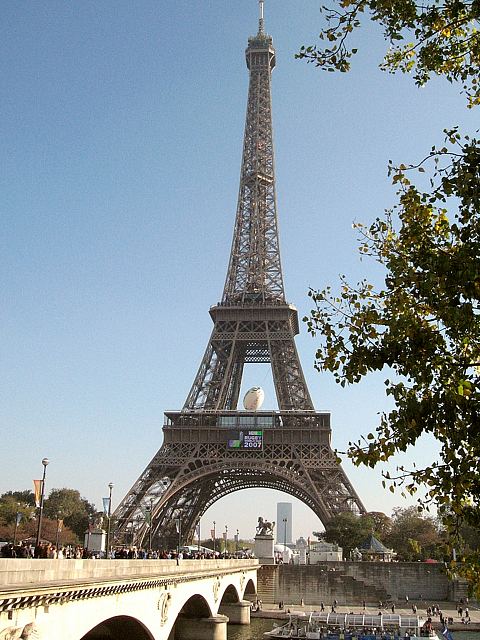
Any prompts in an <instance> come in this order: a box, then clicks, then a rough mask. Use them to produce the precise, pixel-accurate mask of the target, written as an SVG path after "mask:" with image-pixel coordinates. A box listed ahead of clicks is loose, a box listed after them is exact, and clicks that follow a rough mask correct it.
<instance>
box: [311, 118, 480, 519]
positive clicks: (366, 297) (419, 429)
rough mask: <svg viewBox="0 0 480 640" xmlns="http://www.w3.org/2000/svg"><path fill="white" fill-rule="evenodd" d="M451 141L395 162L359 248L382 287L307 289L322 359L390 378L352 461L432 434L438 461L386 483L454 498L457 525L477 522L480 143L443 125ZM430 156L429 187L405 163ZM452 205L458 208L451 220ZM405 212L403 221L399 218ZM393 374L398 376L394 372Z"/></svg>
mask: <svg viewBox="0 0 480 640" xmlns="http://www.w3.org/2000/svg"><path fill="white" fill-rule="evenodd" d="M447 140H448V143H449V144H450V145H451V148H449V149H447V148H446V147H444V148H442V149H440V150H437V149H435V148H433V149H432V151H431V153H430V154H429V156H428V158H427V159H426V160H425V161H424V162H422V163H421V165H419V166H417V167H406V166H404V165H401V166H400V167H399V168H398V169H396V170H395V169H393V168H392V173H393V182H394V183H395V184H397V185H399V192H398V193H399V205H398V206H397V208H396V210H394V211H391V212H389V213H388V214H387V216H386V217H385V218H383V219H380V218H377V220H375V222H374V223H373V224H372V225H371V226H370V227H368V228H366V227H363V226H362V225H357V226H358V228H359V230H360V233H361V243H360V252H361V253H362V254H363V255H369V256H371V257H373V258H374V259H376V260H377V261H378V262H379V263H380V264H382V265H383V266H384V268H385V273H386V275H385V286H384V287H383V288H381V289H375V288H374V287H373V285H371V284H369V283H367V282H365V281H363V282H360V283H359V284H358V285H356V286H354V287H353V286H350V285H349V284H348V283H347V282H346V281H345V280H343V282H342V287H341V292H340V294H339V295H333V294H332V293H331V290H330V288H326V289H324V290H323V291H310V295H311V297H312V299H313V301H314V302H315V309H313V310H312V312H311V314H310V317H309V318H306V322H307V325H308V328H309V331H310V332H311V333H312V334H314V335H316V336H317V337H319V339H320V341H321V345H320V347H319V349H318V350H317V353H316V367H317V368H318V369H319V370H328V371H331V372H332V373H333V375H334V377H335V379H336V380H337V382H339V383H340V384H341V385H345V384H346V383H353V382H358V381H359V380H360V379H361V378H362V377H363V376H365V375H366V374H367V373H369V372H371V371H382V370H384V369H385V368H386V367H388V368H389V369H390V370H391V372H392V373H393V374H394V375H393V376H392V377H393V379H386V380H385V387H386V393H387V395H388V396H391V397H392V398H393V400H394V409H393V410H392V411H391V412H390V413H388V414H384V415H382V416H381V420H380V424H379V426H378V428H377V431H376V433H375V434H373V433H370V434H368V435H367V437H366V438H364V439H362V440H360V441H358V442H357V443H350V451H349V454H350V455H351V456H352V458H353V460H354V461H355V463H356V464H360V463H364V464H367V465H368V466H370V467H373V466H375V465H376V464H377V463H379V462H384V461H386V460H388V459H389V458H390V457H391V456H392V455H393V454H394V453H395V452H397V451H405V450H406V449H407V447H408V446H411V445H415V444H416V443H417V441H418V439H419V437H420V436H421V435H422V433H431V434H433V435H434V436H435V438H436V439H437V440H438V442H439V443H440V446H441V452H440V460H438V461H432V462H431V464H427V465H426V466H425V467H424V468H421V469H405V468H403V467H401V468H400V469H399V471H400V473H399V475H398V476H397V477H395V478H390V477H389V475H388V474H387V478H386V479H387V480H388V479H390V480H391V487H390V488H391V490H394V488H395V486H397V485H401V486H402V487H403V489H404V490H405V491H406V492H408V493H411V494H412V493H414V492H415V491H416V489H417V486H418V484H424V485H427V487H428V491H429V493H428V500H429V501H434V502H435V503H436V504H438V505H439V506H440V507H442V506H443V507H445V508H446V507H448V516H446V517H447V518H448V519H449V522H450V525H453V524H454V523H455V521H456V520H458V518H459V517H460V516H461V517H462V518H465V519H466V520H467V523H469V524H471V525H473V526H480V478H479V475H478V465H479V461H480V441H479V439H478V435H477V431H476V430H475V429H472V428H471V427H472V425H475V424H479V417H480V386H479V385H480V379H479V372H480V322H479V311H480V308H479V297H480V219H479V213H478V212H479V204H480V188H479V185H480V150H479V148H478V142H477V141H476V140H467V139H465V140H461V139H460V135H459V134H458V132H457V131H455V130H452V131H449V132H447ZM429 160H431V161H433V162H434V164H435V169H434V177H433V178H432V183H431V186H432V190H431V191H430V192H422V191H420V190H419V189H417V188H416V187H415V186H414V185H413V184H412V183H411V181H410V179H409V178H407V173H408V171H409V170H410V171H411V170H412V169H414V168H420V169H423V165H424V164H425V163H427V162H428V161H429ZM448 208H450V209H452V210H456V212H455V214H453V216H452V218H451V219H450V218H449V216H448V213H447V211H448ZM397 217H398V220H399V224H400V226H399V229H398V230H396V229H395V226H394V220H395V219H396V218H397ZM395 374H396V375H395Z"/></svg>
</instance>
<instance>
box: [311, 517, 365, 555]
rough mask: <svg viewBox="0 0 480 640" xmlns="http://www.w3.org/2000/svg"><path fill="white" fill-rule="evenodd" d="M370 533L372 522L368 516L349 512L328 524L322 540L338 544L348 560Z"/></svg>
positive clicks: (334, 518)
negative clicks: (351, 552)
mask: <svg viewBox="0 0 480 640" xmlns="http://www.w3.org/2000/svg"><path fill="white" fill-rule="evenodd" d="M370 533H372V520H370V519H369V518H368V516H357V515H355V514H354V513H351V512H348V511H347V512H344V513H339V514H338V515H337V516H334V517H333V518H332V519H331V520H329V521H328V522H327V524H326V525H325V533H324V534H323V535H322V539H323V540H325V541H326V542H333V543H335V544H338V545H339V546H340V547H342V549H343V556H344V558H348V557H349V555H350V551H351V550H352V549H354V548H355V547H358V546H359V545H360V544H361V543H362V542H363V541H364V540H365V538H366V537H367V536H368V535H369V534H370ZM315 535H317V534H315Z"/></svg>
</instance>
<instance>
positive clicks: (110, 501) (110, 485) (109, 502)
mask: <svg viewBox="0 0 480 640" xmlns="http://www.w3.org/2000/svg"><path fill="white" fill-rule="evenodd" d="M108 488H109V494H108V513H107V518H108V522H107V543H106V545H105V559H106V560H108V559H109V555H110V554H109V552H110V520H111V515H112V489H113V482H109V483H108Z"/></svg>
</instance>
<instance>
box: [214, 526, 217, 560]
mask: <svg viewBox="0 0 480 640" xmlns="http://www.w3.org/2000/svg"><path fill="white" fill-rule="evenodd" d="M216 537H217V532H216V530H215V520H214V521H213V557H215V538H216Z"/></svg>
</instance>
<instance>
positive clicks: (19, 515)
mask: <svg viewBox="0 0 480 640" xmlns="http://www.w3.org/2000/svg"><path fill="white" fill-rule="evenodd" d="M21 521H22V514H21V513H17V515H16V523H17V527H18V525H19V524H20V522H21Z"/></svg>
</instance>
